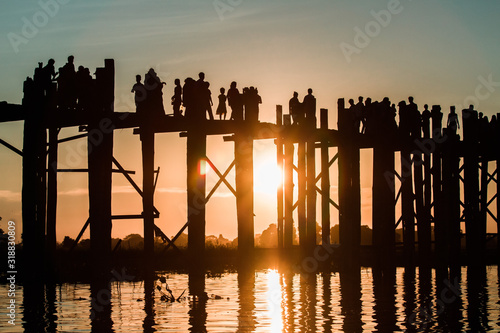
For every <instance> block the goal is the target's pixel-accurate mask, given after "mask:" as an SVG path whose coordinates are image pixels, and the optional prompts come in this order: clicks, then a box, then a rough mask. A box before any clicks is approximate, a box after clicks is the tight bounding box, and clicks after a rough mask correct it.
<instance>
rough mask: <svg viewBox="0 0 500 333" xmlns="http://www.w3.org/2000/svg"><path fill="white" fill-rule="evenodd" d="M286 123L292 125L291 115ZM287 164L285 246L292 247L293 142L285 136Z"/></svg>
mask: <svg viewBox="0 0 500 333" xmlns="http://www.w3.org/2000/svg"><path fill="white" fill-rule="evenodd" d="M287 116H288V119H286V120H287V121H286V122H285V123H288V124H287V125H288V126H290V124H291V121H290V119H289V118H290V116H289V115H287ZM284 146H285V165H284V174H285V177H284V178H285V181H284V188H285V191H284V192H285V213H284V214H285V226H284V236H283V238H284V240H283V243H284V247H285V248H291V247H292V245H293V210H294V208H293V155H294V146H293V142H291V141H290V140H287V138H286V137H285V144H284Z"/></svg>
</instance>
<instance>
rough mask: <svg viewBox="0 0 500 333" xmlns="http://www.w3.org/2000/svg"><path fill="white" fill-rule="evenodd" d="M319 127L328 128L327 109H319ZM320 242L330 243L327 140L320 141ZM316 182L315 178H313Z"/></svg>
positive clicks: (323, 243)
mask: <svg viewBox="0 0 500 333" xmlns="http://www.w3.org/2000/svg"><path fill="white" fill-rule="evenodd" d="M320 128H321V129H322V130H327V129H328V109H321V110H320ZM321 144H322V145H321V244H322V245H330V165H331V164H330V158H329V155H328V142H327V141H325V140H323V141H322V142H321ZM315 182H316V180H315Z"/></svg>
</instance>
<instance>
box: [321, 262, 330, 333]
mask: <svg viewBox="0 0 500 333" xmlns="http://www.w3.org/2000/svg"><path fill="white" fill-rule="evenodd" d="M322 280H323V306H322V307H321V308H322V310H323V320H324V321H323V331H324V332H331V331H332V321H331V319H330V317H331V312H332V309H331V306H332V286H331V273H330V272H323V273H322Z"/></svg>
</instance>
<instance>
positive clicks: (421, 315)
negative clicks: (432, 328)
mask: <svg viewBox="0 0 500 333" xmlns="http://www.w3.org/2000/svg"><path fill="white" fill-rule="evenodd" d="M431 301H432V270H431V268H430V266H428V265H424V266H422V265H420V266H419V267H418V308H417V311H416V314H415V316H414V317H415V319H413V321H415V323H416V328H417V329H420V328H424V327H426V326H425V325H428V323H429V321H430V318H431V313H430V311H431V310H430V309H431Z"/></svg>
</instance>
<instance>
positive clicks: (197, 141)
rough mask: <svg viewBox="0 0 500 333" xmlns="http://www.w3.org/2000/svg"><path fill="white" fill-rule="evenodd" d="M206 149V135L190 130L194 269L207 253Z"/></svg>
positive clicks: (189, 193) (190, 231) (189, 186)
mask: <svg viewBox="0 0 500 333" xmlns="http://www.w3.org/2000/svg"><path fill="white" fill-rule="evenodd" d="M193 125H195V124H193ZM206 149H207V137H206V135H205V133H203V132H202V131H201V130H200V128H199V127H196V126H195V127H194V128H193V129H191V130H188V134H187V143H186V151H187V163H186V166H187V199H188V202H187V206H188V222H189V225H188V251H189V259H190V263H191V266H192V267H199V266H200V265H202V263H203V259H204V252H205V204H206V200H205V195H206V176H205V171H206V165H205V161H204V158H205V157H206V154H207V152H206ZM238 220H239V219H238Z"/></svg>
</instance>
